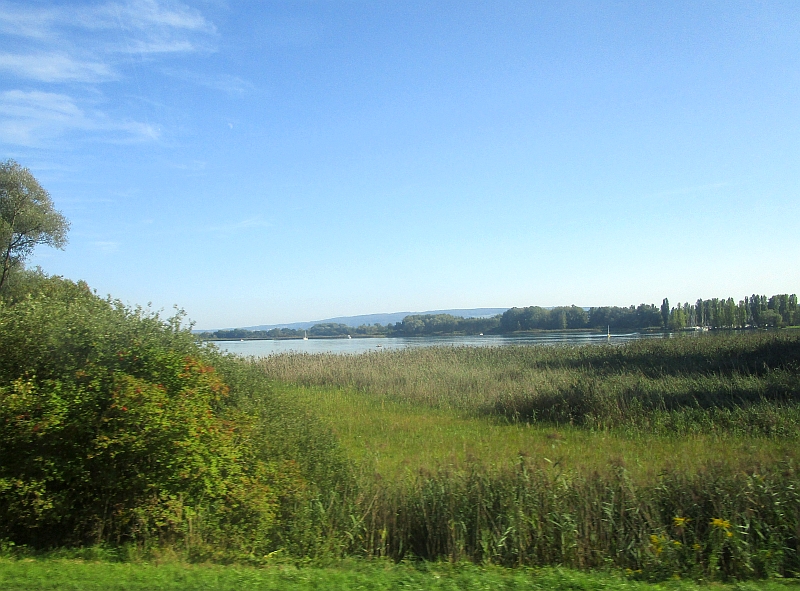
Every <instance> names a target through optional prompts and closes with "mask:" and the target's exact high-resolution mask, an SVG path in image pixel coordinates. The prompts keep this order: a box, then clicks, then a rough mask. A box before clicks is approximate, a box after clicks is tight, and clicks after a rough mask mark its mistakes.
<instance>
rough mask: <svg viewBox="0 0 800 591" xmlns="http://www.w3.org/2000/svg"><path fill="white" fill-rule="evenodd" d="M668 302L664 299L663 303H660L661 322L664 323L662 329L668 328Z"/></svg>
mask: <svg viewBox="0 0 800 591" xmlns="http://www.w3.org/2000/svg"><path fill="white" fill-rule="evenodd" d="M669 312H670V309H669V300H668V299H667V298H664V301H663V302H661V320H662V322H663V323H664V328H669Z"/></svg>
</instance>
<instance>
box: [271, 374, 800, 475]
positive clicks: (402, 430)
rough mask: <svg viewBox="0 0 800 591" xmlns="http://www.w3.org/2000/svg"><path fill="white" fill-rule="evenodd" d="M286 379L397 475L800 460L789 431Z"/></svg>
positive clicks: (354, 447) (343, 437)
mask: <svg viewBox="0 0 800 591" xmlns="http://www.w3.org/2000/svg"><path fill="white" fill-rule="evenodd" d="M287 389H290V390H293V396H295V397H297V398H298V399H299V400H301V401H304V402H305V403H306V404H307V405H308V408H311V409H313V410H314V412H315V413H317V414H318V416H319V417H321V418H322V419H323V420H324V421H325V422H326V423H327V424H328V425H330V427H331V428H332V429H333V431H334V433H335V434H336V435H337V436H338V438H339V440H340V442H341V444H342V445H343V446H344V448H345V449H346V451H347V453H348V455H349V456H350V457H351V458H352V459H354V460H355V461H357V462H358V463H359V464H360V465H361V469H362V471H363V472H364V473H365V474H367V473H370V472H374V473H377V474H380V475H381V477H383V478H391V479H395V480H397V479H402V478H403V476H404V475H410V474H413V473H415V472H417V471H419V470H420V469H423V470H434V469H439V468H442V467H450V468H454V469H460V468H466V467H472V466H474V464H476V463H477V464H480V465H482V466H484V467H487V468H504V467H509V466H512V465H514V464H516V463H517V462H518V461H519V457H520V456H524V457H525V458H526V459H527V460H528V461H529V462H531V463H532V465H535V466H539V467H541V468H543V469H548V470H561V471H574V472H580V473H584V474H589V473H593V472H600V473H605V472H608V471H609V470H614V469H616V468H618V467H620V466H624V467H625V468H626V469H627V470H628V472H629V473H630V474H631V476H632V477H634V478H636V479H637V480H641V481H646V480H649V479H652V478H654V477H655V476H656V475H657V474H659V473H661V472H663V471H665V470H667V471H677V472H682V473H692V472H695V471H697V470H698V469H700V468H702V467H704V466H707V465H708V464H709V463H718V464H726V465H728V466H729V467H730V469H732V470H752V469H758V468H760V467H763V466H770V465H773V464H775V463H776V462H778V461H783V460H794V461H798V460H800V446H798V445H797V442H796V441H794V440H787V439H782V438H766V437H741V436H737V435H732V434H729V433H725V432H720V433H717V434H714V433H706V434H703V433H693V434H691V435H688V436H670V435H658V436H653V435H648V434H642V433H626V432H624V431H620V430H610V431H609V430H603V431H590V430H587V429H582V428H578V427H574V426H569V425H564V426H560V427H557V428H555V427H553V426H548V425H537V424H533V425H532V424H530V423H514V422H509V421H504V420H498V419H495V418H493V417H486V416H471V415H469V414H467V413H459V412H457V411H455V410H452V409H431V408H428V407H425V406H420V405H415V404H412V403H404V402H400V401H396V400H392V399H386V398H383V397H375V396H372V395H370V394H368V393H363V392H357V391H353V390H344V389H341V388H319V387H317V388H303V387H287Z"/></svg>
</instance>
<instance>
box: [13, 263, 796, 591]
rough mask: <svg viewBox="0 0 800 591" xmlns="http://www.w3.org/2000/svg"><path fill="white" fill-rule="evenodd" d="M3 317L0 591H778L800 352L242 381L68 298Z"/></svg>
mask: <svg viewBox="0 0 800 591" xmlns="http://www.w3.org/2000/svg"><path fill="white" fill-rule="evenodd" d="M0 295H1V296H2V297H0V351H2V355H0V457H2V458H3V461H2V462H0V555H2V556H4V558H2V559H0V577H2V576H6V575H7V573H11V572H12V571H14V569H16V568H17V567H19V568H28V567H25V566H22V565H24V564H28V563H26V562H24V561H25V560H28V559H29V558H30V559H32V560H33V561H34V564H41V565H43V566H42V567H41V568H43V569H46V568H48V567H47V564H53V563H54V562H53V561H56V560H59V559H58V552H64V553H67V554H68V553H69V552H89V553H90V554H91V552H99V553H102V552H110V553H111V554H113V555H114V556H117V558H115V559H113V560H122V561H123V562H127V563H130V564H134V563H136V564H138V563H139V562H148V561H156V562H158V561H159V560H162V561H166V562H167V563H170V561H172V563H180V564H184V563H205V564H209V563H221V564H230V565H238V566H231V567H228V568H231V569H236V568H253V567H258V568H259V569H265V570H264V571H263V572H264V573H265V574H264V576H268V575H267V573H269V572H274V571H271V570H270V569H272V568H273V567H274V568H279V567H280V568H289V569H294V568H298V567H300V568H299V569H298V570H299V572H300V573H305V574H302V575H298V576H300V577H302V576H305V577H306V579H307V580H308V577H312V578H313V577H317V576H318V575H319V576H323V575H321V574H319V571H316V570H313V569H312V568H311V565H317V566H315V567H314V568H317V567H319V566H324V565H333V567H332V571H330V572H328V573H327V574H325V575H324V576H328V575H330V576H332V577H334V578H335V577H347V576H349V575H348V574H347V573H348V571H347V569H348V568H350V567H346V566H343V567H337V566H336V565H337V564H359V565H363V566H359V567H357V569H356V570H358V569H361V568H363V569H364V571H369V574H368V576H369V577H372V579H370V580H381V577H394V576H395V574H396V573H401V574H400V575H397V576H400V577H406V579H407V580H416V579H414V577H416V576H417V575H416V574H414V573H415V572H418V571H420V572H423V573H430V572H438V571H437V569H446V568H453V569H459V568H461V569H462V571H463V572H465V573H471V574H470V575H469V576H470V577H473V579H475V581H479V580H480V577H490V576H494V575H493V574H492V573H495V574H496V573H505V574H502V575H498V576H500V579H498V580H512V579H513V580H514V581H518V580H519V581H520V582H518V583H517V582H515V583H514V584H520V585H522V584H523V583H522V582H521V579H520V577H522V578H525V579H526V580H528V579H529V578H530V577H527V578H526V575H523V574H521V573H528V572H533V571H529V570H527V569H541V568H545V569H548V568H554V567H558V568H561V569H567V570H565V571H560V572H566V573H567V574H568V577H572V578H573V579H574V580H578V579H580V580H582V581H585V585H590V582H591V581H592V580H598V578H599V579H602V580H606V583H602V584H603V585H606V588H613V587H614V585H615V584H617V583H619V584H622V583H625V584H629V585H631V588H636V585H641V584H643V583H645V582H658V581H666V580H669V579H673V578H676V577H678V578H683V579H691V580H695V581H704V582H708V581H717V582H733V581H737V580H758V579H767V580H769V584H777V583H774V582H775V581H776V580H777V579H778V578H792V577H797V576H798V573H800V534H798V532H800V492H798V491H800V470H798V467H799V466H800V446H799V445H797V443H798V441H800V331H797V330H767V331H762V330H738V331H722V330H720V331H718V332H719V334H716V335H714V337H713V338H712V337H710V336H708V337H707V336H704V335H700V336H699V337H698V338H691V339H663V340H662V339H645V340H638V341H633V342H629V343H625V344H621V345H620V346H616V347H607V346H602V345H581V346H575V347H526V346H503V347H496V348H494V347H488V348H484V347H455V348H454V347H431V348H419V349H402V350H397V351H383V352H381V353H377V352H373V353H365V354H363V355H333V354H294V353H282V354H278V355H272V356H270V357H265V358H260V359H253V358H248V359H242V358H239V357H236V356H234V355H229V354H223V353H222V352H220V351H219V350H218V349H217V348H216V347H215V346H214V345H213V344H211V343H202V342H200V341H198V339H197V338H196V336H195V335H192V334H191V332H190V331H189V330H188V329H187V328H186V327H185V324H184V321H183V316H182V315H181V314H180V313H178V314H177V315H176V316H173V317H171V318H161V317H160V316H159V315H158V314H156V313H153V312H151V311H148V310H146V309H142V308H130V307H127V306H125V305H124V304H123V303H121V302H119V301H115V300H112V299H103V298H100V297H98V296H97V295H96V294H94V293H93V292H92V291H91V290H90V289H89V287H88V286H87V285H86V284H85V283H73V282H71V281H67V280H63V279H61V278H57V277H47V276H45V275H44V274H42V273H35V272H30V273H29V272H22V273H17V274H16V275H14V276H13V280H12V281H10V282H8V284H7V285H6V286H4V291H3V293H2V294H0ZM758 302H763V304H764V306H765V309H764V310H760V308H759V314H763V315H764V316H760V318H762V319H763V318H764V317H770V314H769V312H768V311H769V310H774V311H775V314H776V315H780V314H782V312H781V308H780V305H779V304H780V300H779V299H777V298H776V299H775V300H774V302H776V303H777V304H778V306H777V307H773V308H769V300H768V299H767V298H763V299H762V298H760V297H759V300H758ZM793 302H794V300H793V299H791V298H790V297H788V296H787V298H786V303H787V305H786V306H785V310H784V312H786V313H787V314H788V315H789V316H788V318H789V319H790V320H791V319H792V316H791V315H792V314H793V313H794V311H795V309H792V308H791V305H796V302H794V304H792V303H793ZM759 305H760V303H759ZM680 309H681V310H683V308H682V307H681V308H680ZM514 310H516V311H515V312H513V313H512V314H510V315H511V316H513V317H515V318H516V319H517V322H518V323H519V325H520V326H523V320H524V321H525V322H528V320H525V318H528V319H534V320H535V318H536V317H537V316H536V314H537V313H538V312H537V309H534V308H532V309H527V308H526V309H514ZM670 310H674V311H676V313H677V310H678V307H675V308H670ZM635 311H636V309H633V312H632V313H635ZM584 312H585V311H584ZM718 312H719V310H718ZM723 312H724V310H723ZM548 313H549V312H548ZM720 313H722V312H720ZM776 315H772V316H771V317H772V318H773V319H777V316H776ZM715 318H716V317H715ZM721 318H722V319H723V320H722V321H719V320H718V319H717V321H715V322H717V323H718V324H720V323H722V322H724V321H725V317H724V316H722V317H721ZM781 318H783V316H781ZM740 320H744V321H749V319H748V317H744V316H741V317H740ZM530 322H533V320H530ZM775 324H777V320H776V322H775ZM787 324H788V322H787ZM423 325H424V322H423ZM525 326H526V329H530V325H525ZM718 328H722V326H719V327H718ZM93 549H94V550H93ZM87 556H88V555H87ZM109 556H110V555H109ZM37 557H42V558H41V559H40V558H37ZM48 557H49V558H48ZM37 560H42V562H41V563H39V562H36V561H37ZM110 560H111V559H110ZM113 560H111V561H112V562H113ZM48 561H50V562H48ZM341 561H345V562H341ZM348 561H351V562H348ZM352 561H355V562H352ZM70 564H72V563H70ZM303 565H305V566H303ZM380 565H387V566H386V567H385V568H384V567H383V566H380ZM389 565H396V566H389ZM403 565H410V566H408V568H409V569H411V570H408V571H404V570H403V569H404V568H406V567H405V566H403ZM446 565H451V566H446ZM458 565H464V566H458ZM470 565H472V566H470ZM64 568H66V566H65V567H64ZM70 568H71V567H70ZM99 568H100V567H98V569H99ZM131 568H133V567H131ZM180 568H184V567H183V566H182V567H180ZM214 568H216V567H214ZM304 569H311V570H304ZM387 569H388V571H387ZM498 569H499V570H498ZM503 569H509V570H503ZM570 569H577V570H570ZM603 570H605V571H609V570H610V571H612V572H613V573H616V574H611V575H605V574H598V572H597V571H603ZM578 571H580V572H578ZM586 571H595V572H594V574H592V573H588V574H587V573H586ZM15 572H16V571H15ZM161 572H166V570H164V571H161ZM193 572H194V571H193ZM224 572H231V571H224ZM248 572H262V571H256V570H253V571H248ZM359 572H360V571H359ZM386 572H391V573H395V574H391V575H387V574H386ZM544 572H553V571H547V570H545V571H544ZM3 573H6V574H3ZM315 573H316V574H315ZM403 573H405V574H403ZM8 576H11V575H8ZM14 576H17V575H14ZM98 576H100V575H98ZM102 576H106V577H109V576H110V575H102ZM181 576H183V575H181ZM187 576H188V575H187ZM220 576H221V577H222V576H223V575H220ZM248 576H249V575H248ZM259 576H260V575H259ZM359 576H360V575H359ZM419 576H420V577H422V579H420V580H423V579H424V580H425V581H427V583H425V584H430V585H429V586H431V587H433V586H434V585H435V584H438V583H434V582H433V581H432V580H431V578H430V577H428V574H423V575H419ZM447 576H449V575H447ZM606 576H608V577H611V579H603V577H606ZM425 577H428V578H425ZM440 577H445V575H443V574H440ZM503 577H505V579H503ZM593 577H594V579H593ZM445 578H446V577H445ZM533 579H534V581H535V580H536V577H535V576H534V577H533ZM15 580H20V579H15ZM320 580H324V579H320ZM434 580H444V579H434ZM609 580H611V581H612V582H608V581H609ZM15 584H16V583H15ZM109 584H111V583H109ZM265 584H266V583H265ZM320 584H322V583H320ZM343 584H344V583H343ZM392 584H394V583H392ZM526 584H527V583H526ZM581 584H583V583H581ZM687 584H688V583H687ZM20 585H21V584H20ZM20 585H17V587H16V588H25V587H23V586H20ZM387 585H388V583H387ZM465 585H466V583H465ZM420 586H422V583H420ZM564 586H565V587H569V585H568V584H567V583H564ZM31 588H33V587H31ZM98 588H103V587H102V586H101V585H98ZM111 588H114V587H113V585H112V587H111ZM120 588H122V587H120ZM131 588H133V587H131ZM519 588H525V587H519ZM533 588H535V587H533ZM586 588H591V587H590V586H589V587H586ZM597 588H603V587H602V586H600V587H597Z"/></svg>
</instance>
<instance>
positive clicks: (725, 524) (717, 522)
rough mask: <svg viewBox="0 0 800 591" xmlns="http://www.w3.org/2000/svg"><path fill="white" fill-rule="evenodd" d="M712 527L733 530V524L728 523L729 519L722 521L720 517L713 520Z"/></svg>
mask: <svg viewBox="0 0 800 591" xmlns="http://www.w3.org/2000/svg"><path fill="white" fill-rule="evenodd" d="M711 526H712V527H717V528H719V529H726V530H727V529H730V528H731V522H730V521H728V520H727V519H720V518H719V517H715V518H714V519H712V520H711Z"/></svg>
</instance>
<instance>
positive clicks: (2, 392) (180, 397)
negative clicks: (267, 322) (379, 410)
mask: <svg viewBox="0 0 800 591" xmlns="http://www.w3.org/2000/svg"><path fill="white" fill-rule="evenodd" d="M181 320H182V316H181V315H180V314H177V315H176V316H174V317H172V318H169V319H167V320H162V319H161V318H160V317H159V316H158V315H157V314H153V313H149V312H146V311H144V310H142V309H138V308H137V309H129V308H127V307H125V306H124V305H122V304H121V303H120V302H116V301H111V300H103V299H100V298H98V297H97V296H95V295H94V294H92V293H91V292H90V291H89V290H88V288H87V286H86V285H85V284H82V283H79V284H73V283H71V282H68V281H63V280H60V279H47V280H45V281H43V282H42V283H41V284H40V286H39V289H38V290H37V291H35V292H33V293H31V294H29V296H28V297H26V298H23V299H21V300H19V301H17V302H16V303H13V304H5V305H2V306H0V457H3V458H4V460H3V462H2V464H0V539H3V538H6V539H10V540H12V541H14V542H15V543H18V544H31V545H34V546H37V547H48V546H54V545H59V544H82V543H89V542H100V541H113V542H115V543H120V542H124V541H126V540H133V541H139V542H143V541H150V542H160V543H167V544H178V545H179V546H181V547H184V548H186V549H187V551H188V552H189V553H190V554H194V555H197V556H226V555H229V556H234V555H235V556H240V557H247V556H252V555H254V553H255V555H260V554H258V553H261V554H264V553H266V552H269V551H272V550H274V549H275V542H274V540H275V539H278V538H280V537H281V535H280V530H281V527H282V526H283V525H285V524H282V522H281V515H282V514H284V513H286V507H287V506H294V505H295V504H302V503H303V502H307V501H309V498H308V495H309V491H313V490H316V489H315V488H314V485H313V483H312V482H310V481H309V480H308V479H307V478H306V476H307V475H308V474H309V473H310V471H309V470H306V471H305V472H304V469H303V468H301V467H299V466H298V458H297V457H292V456H291V453H288V454H287V453H284V454H283V455H281V454H278V453H272V454H270V453H269V450H270V449H273V450H274V448H275V446H274V445H273V446H272V448H269V446H267V445H265V444H264V441H263V440H264V439H267V438H269V437H270V436H272V433H269V432H267V431H266V430H265V428H264V422H265V421H264V417H263V416H257V415H255V414H254V413H252V412H251V413H250V414H246V413H245V412H243V410H242V409H240V408H238V407H237V404H236V402H240V401H241V399H243V398H244V393H243V392H241V391H239V390H235V391H231V388H230V386H229V384H228V383H227V382H226V379H228V378H230V381H232V382H235V383H234V386H235V387H237V388H241V386H242V383H243V381H246V376H245V377H242V376H241V375H239V377H238V378H237V377H236V376H237V374H236V372H237V371H238V372H239V374H242V373H243V372H244V373H246V372H247V371H250V370H248V369H247V368H244V367H243V366H242V364H240V363H236V362H233V361H232V360H230V359H226V358H224V357H222V356H220V355H218V354H216V353H215V352H213V351H212V350H208V349H204V348H201V347H200V346H198V345H197V343H196V341H195V339H194V338H193V337H192V335H191V334H190V333H189V332H188V330H184V329H182V328H181ZM212 362H213V363H215V364H216V365H218V366H219V367H221V368H222V369H223V371H217V370H215V368H214V367H213V366H212V365H211V363H212ZM239 368H242V369H239ZM251 373H253V372H251ZM223 376H224V377H225V378H226V379H223ZM237 379H238V382H237V381H236V380H237ZM259 380H260V381H259ZM248 386H250V387H252V389H251V390H250V392H249V394H250V395H251V397H252V398H253V399H254V400H256V401H264V400H268V399H269V397H270V391H269V389H268V387H267V386H266V384H265V382H264V380H263V378H261V377H260V376H257V377H256V378H255V379H251V380H250V383H249V384H248ZM273 410H274V409H273ZM262 414H264V413H262ZM271 420H272V422H273V423H274V422H276V421H275V419H274V418H272V419H271ZM295 428H296V429H298V430H299V427H298V426H295ZM284 431H285V430H284ZM302 431H303V433H311V434H313V433H316V431H315V430H314V428H313V426H312V425H310V424H308V423H307V424H306V425H304V426H303V429H302ZM309 437H311V435H306V438H309ZM289 451H291V450H289ZM323 452H324V450H323ZM322 456H324V453H322V454H321V455H320V457H319V458H317V459H322V460H323V461H325V463H326V464H330V462H327V461H326V460H327V458H323V457H322ZM316 470H317V472H320V470H319V469H316Z"/></svg>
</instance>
